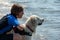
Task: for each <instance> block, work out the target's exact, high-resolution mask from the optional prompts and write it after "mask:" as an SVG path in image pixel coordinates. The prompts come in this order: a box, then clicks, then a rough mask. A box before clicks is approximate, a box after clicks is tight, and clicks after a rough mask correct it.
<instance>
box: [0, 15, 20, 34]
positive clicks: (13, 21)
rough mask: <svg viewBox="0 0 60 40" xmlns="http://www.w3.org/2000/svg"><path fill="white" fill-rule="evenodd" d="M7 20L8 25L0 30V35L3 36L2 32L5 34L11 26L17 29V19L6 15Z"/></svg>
mask: <svg viewBox="0 0 60 40" xmlns="http://www.w3.org/2000/svg"><path fill="white" fill-rule="evenodd" d="M7 19H8V25H7V26H6V27H5V28H3V29H1V30H0V34H3V33H4V32H7V31H8V30H10V29H11V28H13V26H15V27H17V26H18V25H19V22H18V20H17V18H15V17H14V16H13V15H11V14H8V16H7Z"/></svg>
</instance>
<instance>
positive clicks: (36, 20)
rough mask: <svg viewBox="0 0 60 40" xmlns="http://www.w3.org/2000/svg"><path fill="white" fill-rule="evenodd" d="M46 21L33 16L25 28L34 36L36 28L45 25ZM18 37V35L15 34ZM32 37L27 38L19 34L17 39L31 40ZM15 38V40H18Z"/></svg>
mask: <svg viewBox="0 0 60 40" xmlns="http://www.w3.org/2000/svg"><path fill="white" fill-rule="evenodd" d="M43 21H44V19H43V18H41V17H38V16H36V15H32V16H30V17H29V18H28V19H27V21H26V22H25V24H24V26H25V31H27V32H30V33H32V35H33V34H34V33H35V31H36V27H37V26H38V25H41V24H42V23H43ZM15 35H16V34H15ZM31 37H32V36H27V35H23V36H22V35H19V34H17V39H18V40H31ZM17 39H16V37H15V40H17Z"/></svg>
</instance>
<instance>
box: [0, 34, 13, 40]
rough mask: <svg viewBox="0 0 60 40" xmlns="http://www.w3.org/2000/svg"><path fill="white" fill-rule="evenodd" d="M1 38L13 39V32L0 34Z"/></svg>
mask: <svg viewBox="0 0 60 40" xmlns="http://www.w3.org/2000/svg"><path fill="white" fill-rule="evenodd" d="M0 40H13V34H8V35H6V34H3V35H0Z"/></svg>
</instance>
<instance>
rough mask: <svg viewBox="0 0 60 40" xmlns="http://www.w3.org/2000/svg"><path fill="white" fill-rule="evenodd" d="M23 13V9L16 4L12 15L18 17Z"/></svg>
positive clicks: (12, 9)
mask: <svg viewBox="0 0 60 40" xmlns="http://www.w3.org/2000/svg"><path fill="white" fill-rule="evenodd" d="M22 11H23V7H22V6H20V5H18V4H14V5H13V6H12V8H11V14H13V15H15V16H16V15H18V14H19V12H22Z"/></svg>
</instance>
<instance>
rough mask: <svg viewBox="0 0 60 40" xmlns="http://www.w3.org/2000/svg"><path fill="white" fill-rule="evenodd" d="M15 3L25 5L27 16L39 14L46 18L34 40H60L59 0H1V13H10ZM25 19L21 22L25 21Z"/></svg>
mask: <svg viewBox="0 0 60 40" xmlns="http://www.w3.org/2000/svg"><path fill="white" fill-rule="evenodd" d="M14 3H19V4H21V5H23V6H24V12H25V16H26V17H29V16H31V15H38V16H40V17H43V18H44V19H45V21H44V23H43V24H42V25H41V26H38V27H37V29H36V35H34V36H33V37H32V40H60V1H59V0H10V1H8V0H0V15H3V14H7V13H9V12H10V8H11V6H12V4H14ZM0 17H1V16H0ZM24 19H25V18H23V19H22V20H21V21H20V23H24V22H25V21H26V20H24Z"/></svg>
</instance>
